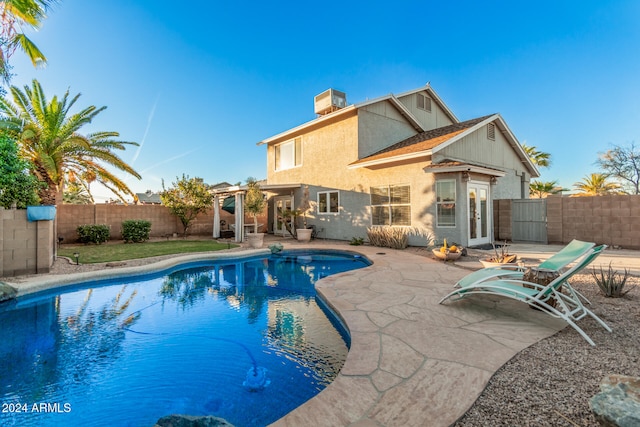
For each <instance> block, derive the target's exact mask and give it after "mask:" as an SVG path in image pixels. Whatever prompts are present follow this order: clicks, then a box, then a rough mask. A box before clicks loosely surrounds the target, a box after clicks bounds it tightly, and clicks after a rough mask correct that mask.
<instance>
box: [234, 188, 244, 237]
mask: <svg viewBox="0 0 640 427" xmlns="http://www.w3.org/2000/svg"><path fill="white" fill-rule="evenodd" d="M235 216H236V230H235V231H236V242H238V243H239V242H242V241H243V240H244V193H242V192H237V193H236V213H235Z"/></svg>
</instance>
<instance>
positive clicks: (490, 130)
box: [487, 123, 496, 141]
mask: <svg viewBox="0 0 640 427" xmlns="http://www.w3.org/2000/svg"><path fill="white" fill-rule="evenodd" d="M487 138H488V139H490V140H492V141H495V140H496V125H495V124H493V123H488V124H487Z"/></svg>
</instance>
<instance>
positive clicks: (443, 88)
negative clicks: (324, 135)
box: [12, 0, 640, 201]
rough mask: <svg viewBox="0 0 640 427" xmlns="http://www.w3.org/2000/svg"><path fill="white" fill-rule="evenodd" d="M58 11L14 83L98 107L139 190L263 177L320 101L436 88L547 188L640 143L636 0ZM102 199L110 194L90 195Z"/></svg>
mask: <svg viewBox="0 0 640 427" xmlns="http://www.w3.org/2000/svg"><path fill="white" fill-rule="evenodd" d="M187 4H189V7H185V6H182V4H181V3H180V2H175V1H166V0H109V1H87V0H63V1H62V2H61V3H60V4H59V5H58V6H56V7H55V9H54V10H53V11H52V12H51V13H50V14H49V17H48V18H47V19H46V20H45V21H44V25H43V27H42V29H41V30H40V31H38V32H37V33H30V34H29V35H30V37H31V38H32V40H34V41H35V42H36V44H37V45H38V46H39V47H40V49H41V50H42V51H43V52H44V53H45V55H46V56H47V58H48V65H47V67H46V68H43V69H38V70H35V69H33V67H31V65H30V64H29V63H28V62H27V61H26V59H25V58H23V56H22V55H21V54H20V53H17V54H16V55H15V56H14V57H13V58H12V64H13V65H14V70H13V71H14V72H15V73H16V76H15V77H14V78H13V81H12V83H13V84H14V85H17V86H23V85H25V84H29V83H30V81H31V79H33V78H36V79H38V80H39V81H40V83H42V85H43V88H44V90H45V92H46V93H47V95H48V96H49V97H52V96H53V95H55V94H58V95H61V94H63V93H64V91H66V90H67V89H68V88H69V89H70V92H71V94H76V93H81V94H82V96H81V97H80V99H79V101H78V104H77V105H78V106H79V107H86V106H88V105H96V106H103V105H106V106H107V107H108V108H107V110H106V111H104V112H103V113H101V114H100V115H98V117H97V118H96V119H95V120H94V122H93V123H92V124H91V125H90V126H88V127H87V128H86V129H85V131H86V132H90V131H97V130H109V131H118V132H120V134H121V139H122V140H127V141H135V142H138V143H140V144H141V146H140V147H139V148H135V147H131V148H129V149H127V151H126V152H125V153H123V154H122V157H123V159H124V160H125V161H127V162H128V163H130V164H132V165H133V166H134V168H135V169H136V170H138V172H140V173H141V174H142V177H143V178H142V180H141V181H138V180H136V179H134V178H130V179H127V183H128V184H129V185H130V187H131V188H132V189H133V190H134V191H136V192H142V191H145V190H147V189H151V190H160V189H161V180H162V179H164V180H165V182H166V183H167V184H169V183H171V182H172V181H175V178H176V176H181V175H182V174H183V173H185V174H188V175H190V176H192V177H193V176H198V177H202V178H204V180H205V181H206V182H208V183H211V184H214V183H217V182H221V181H227V182H230V183H236V182H239V181H243V182H244V181H245V180H246V178H247V177H250V176H252V177H256V178H265V177H266V160H265V156H266V153H265V148H264V147H262V146H261V147H258V146H256V142H258V141H260V140H262V139H264V138H267V137H270V136H273V135H275V134H277V133H280V132H282V131H284V130H287V129H289V128H291V127H294V126H297V125H299V124H302V123H304V122H306V121H308V120H311V119H313V118H314V117H315V116H314V112H313V97H314V96H315V95H317V94H319V93H320V92H322V91H324V90H325V89H328V88H334V89H337V90H340V91H343V92H346V94H347V101H348V103H357V102H360V101H363V100H366V99H367V98H369V99H370V98H375V97H378V96H382V95H385V94H388V93H400V92H403V91H406V90H411V89H414V88H417V87H420V86H422V85H424V84H426V83H427V82H431V85H432V87H433V88H434V89H435V90H436V92H437V93H438V94H439V95H440V96H441V97H442V99H443V100H444V101H445V102H446V103H447V105H448V106H449V107H450V108H451V109H452V110H453V112H454V113H455V114H456V115H457V116H458V118H459V119H460V120H467V119H471V118H475V117H478V116H482V115H485V114H491V113H495V112H498V113H501V114H502V116H503V117H504V119H505V120H506V121H507V123H508V125H509V126H510V128H511V130H512V131H513V132H514V133H515V135H516V136H517V137H518V139H519V140H520V141H521V142H523V143H526V144H527V145H533V146H536V147H537V148H538V149H539V150H541V151H546V152H549V153H551V155H552V167H551V168H548V169H542V170H541V172H542V176H541V178H540V179H542V180H544V181H552V180H558V181H559V183H560V184H561V185H562V186H564V187H569V188H570V187H572V185H573V183H574V182H576V181H579V180H580V179H582V178H583V177H584V176H585V175H587V174H589V173H592V172H597V167H596V166H595V164H594V162H595V161H596V159H597V156H598V152H602V151H605V150H607V149H608V148H610V147H611V144H617V145H629V144H630V143H631V142H636V143H640V79H639V76H640V25H638V22H639V20H640V2H638V1H637V0H628V1H614V0H611V1H607V0H600V1H596V0H583V1H572V0H567V1H557V0H553V1H547V0H541V1H538V2H514V1H492V0H485V1H482V2H480V1H472V0H466V1H462V0H461V1H450V2H433V1H427V0H423V1H399V2H392V3H390V2H381V1H377V0H371V1H359V0H354V1H350V2H344V1H334V0H328V1H325V2H313V3H312V2H300V1H295V2H293V1H275V2H253V1H245V2H220V1H217V0H214V1H211V0H200V1H198V0H196V1H192V2H188V3H187ZM98 193H99V194H97V196H98V197H96V199H97V201H100V200H105V199H106V198H108V197H109V193H108V192H106V191H104V192H102V191H98Z"/></svg>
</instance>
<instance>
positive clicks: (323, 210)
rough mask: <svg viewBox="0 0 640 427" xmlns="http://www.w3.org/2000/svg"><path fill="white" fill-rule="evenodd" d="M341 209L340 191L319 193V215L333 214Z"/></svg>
mask: <svg viewBox="0 0 640 427" xmlns="http://www.w3.org/2000/svg"><path fill="white" fill-rule="evenodd" d="M339 209H340V193H339V192H338V191H318V213H319V214H333V213H338V210H339Z"/></svg>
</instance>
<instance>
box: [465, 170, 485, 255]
mask: <svg viewBox="0 0 640 427" xmlns="http://www.w3.org/2000/svg"><path fill="white" fill-rule="evenodd" d="M467 196H468V198H467V206H468V207H469V212H468V220H469V222H468V224H469V246H475V245H482V244H485V243H491V233H490V230H491V215H490V214H491V209H490V204H489V184H486V183H483V182H473V181H471V182H469V183H468V184H467Z"/></svg>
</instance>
